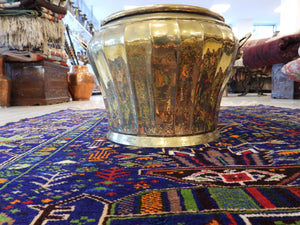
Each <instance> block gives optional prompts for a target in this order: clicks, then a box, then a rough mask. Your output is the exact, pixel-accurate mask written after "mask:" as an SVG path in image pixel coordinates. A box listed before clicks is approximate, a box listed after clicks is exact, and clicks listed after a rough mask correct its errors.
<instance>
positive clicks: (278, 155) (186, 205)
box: [0, 105, 300, 225]
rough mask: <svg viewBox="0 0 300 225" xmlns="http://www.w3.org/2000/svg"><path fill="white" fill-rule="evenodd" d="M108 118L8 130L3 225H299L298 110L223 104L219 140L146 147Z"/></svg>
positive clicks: (0, 200) (1, 172) (82, 114)
mask: <svg viewBox="0 0 300 225" xmlns="http://www.w3.org/2000/svg"><path fill="white" fill-rule="evenodd" d="M108 129H109V128H108V121H107V116H106V112H105V111H104V110H100V109H94V110H63V111H59V112H55V113H51V114H47V115H43V116H40V117H37V118H31V119H25V120H23V121H20V122H16V123H10V124H7V125H6V126H3V127H0V224H5V225H6V224H8V225H11V224H18V225H19V224H24V225H25V224H26V225H28V224H32V225H33V224H59V225H64V224H68V225H70V224H111V225H116V224H120V225H121V224H122V225H126V224H128V225H129V224H130V225H132V224H135V225H137V224H140V225H142V224H143V225H150V224H151V225H152V224H153V225H158V224H170V225H188V224H191V225H195V224H197V225H201V224H203V225H204V224H207V225H218V224H235V225H240V224H247V225H249V224H255V225H266V224H278V225H279V224H299V221H300V186H299V184H300V139H299V137H300V110H299V109H285V108H276V107H268V106H262V105H260V106H247V107H223V108H221V110H220V115H219V125H218V129H219V131H220V133H221V137H220V139H219V140H217V141H214V142H211V143H207V144H204V145H198V146H191V147H181V148H139V147H132V146H124V145H119V144H115V143H112V142H110V141H108V140H107V139H106V133H107V131H108Z"/></svg>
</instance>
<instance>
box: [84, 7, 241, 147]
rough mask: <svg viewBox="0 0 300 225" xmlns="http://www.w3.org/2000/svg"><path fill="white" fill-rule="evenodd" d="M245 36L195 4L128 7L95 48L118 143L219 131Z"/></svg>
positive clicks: (208, 136)
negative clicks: (225, 95) (240, 40)
mask: <svg viewBox="0 0 300 225" xmlns="http://www.w3.org/2000/svg"><path fill="white" fill-rule="evenodd" d="M237 50H238V40H237V39H236V38H235V36H234V34H233V32H232V30H231V28H230V26H228V25H226V24H225V23H224V18H223V17H222V16H220V15H219V14H216V13H214V12H212V11H210V10H208V9H204V8H201V7H194V6H188V5H155V6H147V7H140V8H136V9H132V10H127V11H121V12H118V13H116V14H113V15H111V16H110V17H108V18H107V19H105V20H104V21H103V23H102V26H101V28H100V31H99V32H98V33H97V34H96V35H94V37H93V39H92V40H91V42H90V43H89V46H88V56H89V59H90V62H91V64H92V66H93V69H94V72H95V74H96V76H97V78H98V80H99V82H100V84H101V87H102V91H103V94H104V97H105V104H106V109H107V111H108V114H109V116H108V118H109V125H110V131H109V133H108V139H110V140H111V141H114V142H117V143H121V144H128V145H136V146H146V147H148V146H149V147H172V146H187V145H197V144H202V143H207V142H210V141H213V140H215V139H217V138H218V137H219V133H218V131H217V130H216V128H217V122H218V112H219V106H220V102H221V98H222V94H223V91H224V88H225V86H226V83H227V81H228V79H229V74H230V70H231V66H232V63H233V61H234V60H235V56H236V52H237Z"/></svg>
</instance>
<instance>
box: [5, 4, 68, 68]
mask: <svg viewBox="0 0 300 225" xmlns="http://www.w3.org/2000/svg"><path fill="white" fill-rule="evenodd" d="M65 5H66V1H65V0H49V1H47V0H0V27H1V31H0V55H4V56H7V60H12V61H24V62H32V61H39V60H50V61H54V62H61V63H62V64H65V63H66V61H67V58H68V56H67V54H66V52H65V49H64V43H65V36H64V32H65V26H64V24H63V22H62V18H64V16H65V14H66V13H67V8H66V7H65Z"/></svg>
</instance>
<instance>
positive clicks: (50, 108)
mask: <svg viewBox="0 0 300 225" xmlns="http://www.w3.org/2000/svg"><path fill="white" fill-rule="evenodd" d="M258 104H263V105H272V106H278V107H284V108H298V109H300V99H295V100H293V99H273V98H271V96H270V94H267V95H266V96H257V94H255V93H250V94H247V95H246V96H238V95H237V94H229V95H228V96H227V97H223V99H222V102H221V106H244V105H258ZM67 108H70V109H94V108H101V109H104V108H105V107H104V102H103V98H102V96H101V95H93V96H92V97H91V99H90V100H89V101H71V102H66V103H61V104H54V105H47V106H10V107H6V108H0V126H3V125H5V124H7V123H9V122H17V121H19V120H21V119H24V118H32V117H36V116H41V115H44V114H47V113H51V112H56V111H59V110H63V109H67Z"/></svg>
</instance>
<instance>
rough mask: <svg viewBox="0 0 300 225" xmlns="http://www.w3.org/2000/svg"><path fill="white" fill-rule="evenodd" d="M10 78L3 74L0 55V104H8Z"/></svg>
mask: <svg viewBox="0 0 300 225" xmlns="http://www.w3.org/2000/svg"><path fill="white" fill-rule="evenodd" d="M10 93H11V80H10V79H9V78H8V77H6V76H4V57H1V56H0V106H9V105H10Z"/></svg>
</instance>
